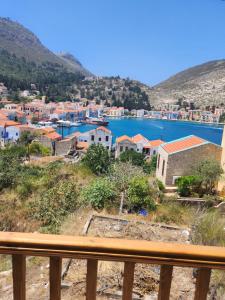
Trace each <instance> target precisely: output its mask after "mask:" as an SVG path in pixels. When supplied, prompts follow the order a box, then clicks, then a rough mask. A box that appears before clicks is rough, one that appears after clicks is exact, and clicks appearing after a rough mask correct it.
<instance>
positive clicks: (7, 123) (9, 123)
mask: <svg viewBox="0 0 225 300" xmlns="http://www.w3.org/2000/svg"><path fill="white" fill-rule="evenodd" d="M17 125H19V123H17V122H14V121H10V120H6V121H4V120H3V121H0V126H3V127H9V126H17Z"/></svg>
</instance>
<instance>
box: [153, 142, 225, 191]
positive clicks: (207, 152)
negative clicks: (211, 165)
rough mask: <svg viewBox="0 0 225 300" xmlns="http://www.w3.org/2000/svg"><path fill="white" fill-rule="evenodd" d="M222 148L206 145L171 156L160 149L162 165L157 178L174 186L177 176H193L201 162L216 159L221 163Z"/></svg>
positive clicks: (157, 171)
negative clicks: (194, 169) (163, 168)
mask: <svg viewBox="0 0 225 300" xmlns="http://www.w3.org/2000/svg"><path fill="white" fill-rule="evenodd" d="M221 153H222V148H221V147H220V146H217V145H215V144H211V143H208V144H204V145H201V146H198V147H193V148H191V149H187V150H184V151H180V152H177V153H174V154H171V155H167V154H166V152H165V151H164V150H163V149H162V148H160V150H159V154H160V165H159V168H158V165H157V169H156V176H157V178H158V179H160V180H161V181H162V182H163V183H164V184H165V185H174V182H173V181H174V177H175V176H178V177H180V176H186V175H192V174H193V168H194V167H195V166H196V165H197V164H198V163H199V162H200V161H201V160H206V159H214V160H217V161H218V162H220V160H221ZM163 160H165V170H164V175H162V166H163Z"/></svg>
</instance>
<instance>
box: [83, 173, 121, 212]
mask: <svg viewBox="0 0 225 300" xmlns="http://www.w3.org/2000/svg"><path fill="white" fill-rule="evenodd" d="M116 196H117V192H116V190H115V186H114V185H113V184H112V183H111V182H110V181H108V180H107V179H103V178H101V179H96V180H95V181H94V182H92V184H90V185H89V186H88V187H86V188H85V189H84V190H83V192H82V195H81V197H82V199H83V200H84V203H88V204H91V206H92V207H93V208H94V209H103V208H104V207H110V206H111V205H112V202H113V201H114V200H115V198H116Z"/></svg>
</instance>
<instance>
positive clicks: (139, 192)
mask: <svg viewBox="0 0 225 300" xmlns="http://www.w3.org/2000/svg"><path fill="white" fill-rule="evenodd" d="M127 194H128V207H129V208H130V209H131V210H134V211H139V210H140V209H143V208H146V209H148V210H150V211H154V210H155V209H156V204H155V201H154V200H153V197H152V191H151V189H150V186H149V183H148V179H147V178H146V177H134V178H133V179H132V180H131V181H130V183H129V187H128V192H127Z"/></svg>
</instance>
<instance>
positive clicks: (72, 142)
mask: <svg viewBox="0 0 225 300" xmlns="http://www.w3.org/2000/svg"><path fill="white" fill-rule="evenodd" d="M75 149H76V138H75V137H72V138H68V139H64V140H61V141H56V142H55V155H67V154H68V153H69V152H70V151H71V150H75Z"/></svg>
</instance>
